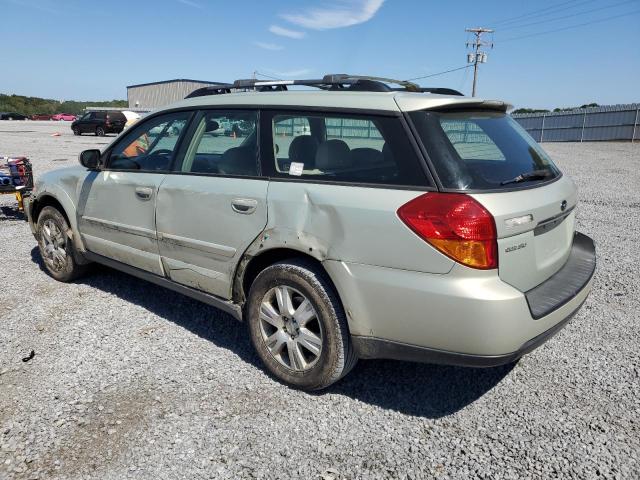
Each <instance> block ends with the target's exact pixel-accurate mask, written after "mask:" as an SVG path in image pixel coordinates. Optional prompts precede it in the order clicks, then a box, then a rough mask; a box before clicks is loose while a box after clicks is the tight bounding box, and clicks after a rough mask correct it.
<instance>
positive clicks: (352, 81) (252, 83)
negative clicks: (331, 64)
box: [185, 73, 463, 98]
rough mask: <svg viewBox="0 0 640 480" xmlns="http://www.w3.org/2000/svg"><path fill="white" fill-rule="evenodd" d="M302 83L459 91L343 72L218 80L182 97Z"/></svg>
mask: <svg viewBox="0 0 640 480" xmlns="http://www.w3.org/2000/svg"><path fill="white" fill-rule="evenodd" d="M390 83H391V84H395V85H399V86H400V88H391V87H390V86H389V85H388V84H390ZM292 85H302V86H307V87H316V88H320V89H322V90H333V91H336V90H338V91H339V90H348V91H360V92H393V91H406V92H418V93H419V92H424V93H435V94H440V95H463V94H462V93H460V92H458V91H457V90H453V89H451V88H423V87H420V86H419V85H417V84H415V83H413V82H409V81H407V80H396V79H393V78H385V77H371V76H366V75H348V74H345V73H338V74H330V75H325V76H324V77H322V78H320V79H308V80H258V79H255V78H250V79H241V80H236V81H234V82H233V83H220V84H216V85H210V86H207V87H203V88H199V89H197V90H194V91H193V92H191V93H190V94H189V95H187V96H186V97H185V98H193V97H201V96H205V95H220V94H225V93H231V92H232V91H247V90H253V91H258V92H281V91H286V90H288V87H289V86H292Z"/></svg>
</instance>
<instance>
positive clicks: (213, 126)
mask: <svg viewBox="0 0 640 480" xmlns="http://www.w3.org/2000/svg"><path fill="white" fill-rule="evenodd" d="M219 128H220V124H219V123H218V122H216V121H215V120H207V124H206V126H205V129H204V131H205V132H215V131H216V130H218V129H219Z"/></svg>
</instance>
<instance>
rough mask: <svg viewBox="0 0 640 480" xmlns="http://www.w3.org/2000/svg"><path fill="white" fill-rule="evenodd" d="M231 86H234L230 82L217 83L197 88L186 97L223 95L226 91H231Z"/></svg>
mask: <svg viewBox="0 0 640 480" xmlns="http://www.w3.org/2000/svg"><path fill="white" fill-rule="evenodd" d="M231 88H233V85H231V84H230V83H217V84H215V85H208V86H206V87H202V88H197V89H195V90H194V91H193V92H191V93H190V94H189V95H187V96H186V97H184V98H193V97H204V96H206V95H222V94H224V93H231Z"/></svg>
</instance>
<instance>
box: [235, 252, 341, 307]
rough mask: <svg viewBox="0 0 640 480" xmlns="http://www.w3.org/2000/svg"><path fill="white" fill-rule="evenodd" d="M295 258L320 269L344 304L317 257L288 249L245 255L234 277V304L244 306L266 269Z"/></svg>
mask: <svg viewBox="0 0 640 480" xmlns="http://www.w3.org/2000/svg"><path fill="white" fill-rule="evenodd" d="M294 258H295V259H303V260H306V261H308V262H310V263H312V264H313V265H315V266H317V267H318V269H319V270H320V271H321V272H322V273H323V274H324V275H325V277H326V278H327V280H328V281H329V282H330V283H331V285H332V287H333V288H334V290H335V291H336V294H337V295H338V298H339V299H340V301H341V302H342V299H341V297H340V294H339V292H338V288H337V286H336V284H335V282H334V281H333V279H332V278H331V275H330V274H329V272H328V271H327V269H326V268H325V267H324V265H323V264H322V261H321V260H320V259H318V258H316V257H315V256H313V255H310V254H309V252H305V251H302V250H298V249H296V248H288V247H274V248H270V249H267V250H262V251H259V252H258V253H256V254H254V255H252V254H249V253H245V254H244V255H243V257H242V259H241V260H240V262H239V264H238V267H237V268H236V274H235V277H234V284H233V292H232V294H233V300H234V302H236V303H238V304H244V302H245V300H246V298H247V295H248V293H249V289H250V288H251V284H252V283H253V281H254V280H255V279H256V277H257V276H258V274H259V273H260V272H261V271H263V270H264V269H265V268H267V267H269V266H270V265H273V264H274V263H277V262H280V261H282V260H288V259H294Z"/></svg>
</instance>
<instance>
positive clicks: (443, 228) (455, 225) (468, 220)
mask: <svg viewBox="0 0 640 480" xmlns="http://www.w3.org/2000/svg"><path fill="white" fill-rule="evenodd" d="M397 213H398V217H400V220H402V221H403V222H404V223H405V224H406V225H407V226H408V227H409V228H410V229H411V230H413V231H414V232H415V233H416V234H417V235H418V236H419V237H420V238H422V239H423V240H425V241H426V242H428V243H429V244H431V245H433V246H434V247H435V248H437V249H438V250H440V251H441V252H442V253H444V254H445V255H447V256H449V257H451V258H452V259H454V260H455V261H457V262H460V263H462V264H463V265H466V266H468V267H473V268H479V269H482V270H488V269H491V268H498V243H497V234H496V223H495V220H494V219H493V216H492V215H491V214H490V213H489V212H488V211H487V209H486V208H484V207H483V206H482V205H481V204H480V203H479V202H478V201H477V200H475V199H474V198H473V197H470V196H468V195H465V194H462V193H425V194H424V195H420V196H419V197H417V198H414V199H413V200H411V201H409V202H407V203H406V204H404V205H403V206H401V207H400V208H399V209H398V212H397Z"/></svg>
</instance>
